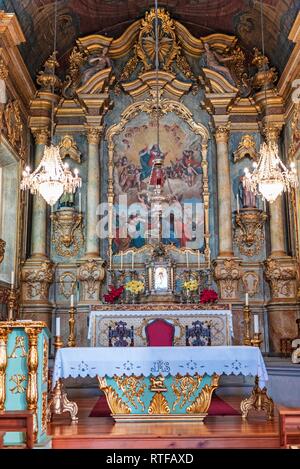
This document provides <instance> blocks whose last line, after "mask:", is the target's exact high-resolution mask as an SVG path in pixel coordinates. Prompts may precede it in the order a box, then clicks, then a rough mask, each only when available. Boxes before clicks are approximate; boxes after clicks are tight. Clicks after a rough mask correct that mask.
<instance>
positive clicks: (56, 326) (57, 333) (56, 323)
mask: <svg viewBox="0 0 300 469" xmlns="http://www.w3.org/2000/svg"><path fill="white" fill-rule="evenodd" d="M55 335H56V337H58V336H60V318H56V321H55Z"/></svg>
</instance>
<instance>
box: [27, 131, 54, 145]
mask: <svg viewBox="0 0 300 469" xmlns="http://www.w3.org/2000/svg"><path fill="white" fill-rule="evenodd" d="M31 132H32V135H33V136H34V140H35V144H36V145H47V143H48V141H49V138H50V132H49V130H48V129H47V128H44V127H43V128H36V129H31Z"/></svg>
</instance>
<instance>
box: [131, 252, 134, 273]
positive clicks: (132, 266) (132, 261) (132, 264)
mask: <svg viewBox="0 0 300 469" xmlns="http://www.w3.org/2000/svg"><path fill="white" fill-rule="evenodd" d="M133 269H134V252H133V253H132V256H131V270H133Z"/></svg>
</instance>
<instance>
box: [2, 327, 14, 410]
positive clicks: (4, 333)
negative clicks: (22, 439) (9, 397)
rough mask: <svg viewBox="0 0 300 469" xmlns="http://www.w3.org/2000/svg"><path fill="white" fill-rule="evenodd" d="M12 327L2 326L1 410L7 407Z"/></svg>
mask: <svg viewBox="0 0 300 469" xmlns="http://www.w3.org/2000/svg"><path fill="white" fill-rule="evenodd" d="M10 332H11V329H9V328H7V327H1V328H0V412H1V411H3V410H4V409H5V399H6V383H5V381H6V380H5V376H6V368H7V339H8V335H9V333H10Z"/></svg>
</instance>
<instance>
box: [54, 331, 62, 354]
mask: <svg viewBox="0 0 300 469" xmlns="http://www.w3.org/2000/svg"><path fill="white" fill-rule="evenodd" d="M53 345H54V355H56V352H57V350H59V349H60V348H62V347H63V346H64V343H63V341H62V340H61V337H60V335H56V336H55V337H54V344H53Z"/></svg>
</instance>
